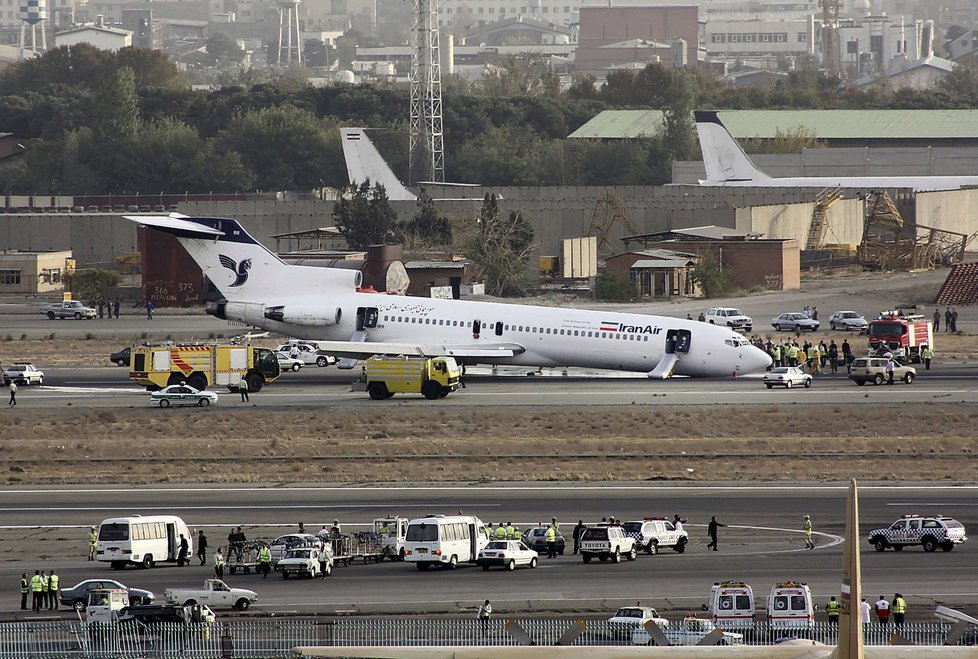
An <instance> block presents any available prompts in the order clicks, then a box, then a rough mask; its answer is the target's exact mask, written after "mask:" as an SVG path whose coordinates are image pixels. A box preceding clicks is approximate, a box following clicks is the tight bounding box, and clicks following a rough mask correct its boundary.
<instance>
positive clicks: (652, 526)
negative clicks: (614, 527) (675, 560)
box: [621, 517, 689, 554]
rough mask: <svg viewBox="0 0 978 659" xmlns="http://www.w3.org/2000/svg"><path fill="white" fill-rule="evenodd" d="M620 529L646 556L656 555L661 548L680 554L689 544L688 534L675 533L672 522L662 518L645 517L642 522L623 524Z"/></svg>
mask: <svg viewBox="0 0 978 659" xmlns="http://www.w3.org/2000/svg"><path fill="white" fill-rule="evenodd" d="M621 527H622V528H623V529H625V535H627V536H628V537H630V538H632V539H634V540H635V543H636V545H637V546H638V549H639V550H644V551H645V552H646V553H648V554H658V553H659V550H660V549H663V548H668V549H672V550H673V551H674V552H676V553H678V554H681V553H683V552H684V551H686V543H688V542H689V534H688V533H686V531H677V530H676V527H675V526H673V524H672V522H670V521H669V520H667V519H665V518H664V517H663V518H658V519H655V518H651V517H646V518H645V519H644V520H642V521H636V522H625V523H624V524H622V525H621Z"/></svg>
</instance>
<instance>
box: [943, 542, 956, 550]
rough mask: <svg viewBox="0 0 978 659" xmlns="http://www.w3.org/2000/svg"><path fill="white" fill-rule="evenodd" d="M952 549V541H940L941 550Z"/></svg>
mask: <svg viewBox="0 0 978 659" xmlns="http://www.w3.org/2000/svg"><path fill="white" fill-rule="evenodd" d="M952 549H954V543H953V542H942V543H941V551H951V550H952Z"/></svg>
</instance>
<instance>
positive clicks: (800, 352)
mask: <svg viewBox="0 0 978 659" xmlns="http://www.w3.org/2000/svg"><path fill="white" fill-rule="evenodd" d="M753 344H754V345H755V346H756V347H758V348H760V349H761V350H764V351H765V352H767V354H769V355H771V360H772V361H773V362H774V366H797V367H799V368H807V369H808V371H809V372H810V373H812V375H815V374H817V373H821V372H822V371H823V370H825V369H831V372H832V373H838V371H839V366H840V365H843V364H844V365H845V366H846V368H847V369H848V368H849V367H850V366H851V365H852V362H853V360H854V359H855V356H854V355H853V353H852V346H850V345H849V341H848V340H846V339H843V341H842V345H841V346H840V345H837V344H836V342H835V339H832V340H831V341H829V344H828V345H825V341H824V340H823V341H819V342H818V343H810V342H808V341H807V340H806V341H805V342H804V343H802V344H799V343H798V341H797V340H796V339H785V340H784V341H783V342H781V343H775V342H773V341H771V339H768V340H767V341H766V342H765V341H762V340H761V339H759V338H756V339H754V340H753Z"/></svg>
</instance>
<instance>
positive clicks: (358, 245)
mask: <svg viewBox="0 0 978 659" xmlns="http://www.w3.org/2000/svg"><path fill="white" fill-rule="evenodd" d="M333 220H334V221H335V222H336V228H337V229H339V230H340V234H342V236H343V237H344V238H345V239H346V242H347V244H348V245H349V246H350V249H366V248H367V247H369V246H370V245H391V244H395V243H398V242H400V241H401V239H402V236H401V226H400V224H399V223H398V221H397V213H396V212H395V211H394V209H393V208H391V204H390V201H389V200H388V199H387V191H386V190H384V186H383V185H381V184H380V183H377V184H375V185H374V186H373V187H371V185H370V181H369V180H368V181H364V182H363V183H361V184H360V185H359V186H348V187H347V188H346V190H345V191H344V194H343V195H342V196H341V197H340V199H339V201H337V202H336V205H335V206H333Z"/></svg>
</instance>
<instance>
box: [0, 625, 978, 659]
mask: <svg viewBox="0 0 978 659" xmlns="http://www.w3.org/2000/svg"><path fill="white" fill-rule="evenodd" d="M571 629H577V630H579V631H580V632H581V633H580V634H579V635H577V636H576V637H575V638H573V639H571V638H569V637H568V638H567V639H565V641H564V642H565V643H569V644H572V645H575V646H599V645H600V646H608V645H629V644H630V643H631V639H630V635H629V634H627V633H625V634H620V633H615V631H614V630H612V629H611V628H609V626H608V625H607V623H606V622H605V621H603V620H600V621H599V620H584V621H583V622H582V623H580V624H579V623H578V621H577V620H573V619H542V618H534V619H527V620H518V621H515V623H514V621H510V620H505V619H502V618H498V619H494V620H491V621H489V623H488V624H487V625H485V626H483V624H482V622H481V621H479V620H474V619H471V618H465V619H414V618H411V619H339V620H313V619H302V620H241V621H232V622H214V623H192V624H183V623H154V624H151V625H141V624H135V625H134V624H131V623H122V624H116V625H99V624H88V623H77V622H74V623H73V622H44V623H30V622H18V623H8V624H0V659H23V658H24V657H32V658H37V659H109V658H112V659H130V658H132V659H136V658H147V659H153V658H160V659H163V658H170V657H173V658H176V657H187V658H188V659H237V658H241V659H275V658H279V657H281V658H285V657H293V656H294V655H293V654H292V653H291V649H292V648H293V647H296V646H299V645H307V646H313V645H326V646H364V645H388V646H392V647H403V646H425V645H440V646H445V645H464V646H516V645H520V644H525V643H527V642H528V641H532V642H533V643H534V644H536V645H554V644H556V643H557V642H558V641H560V640H561V638H562V637H564V635H565V633H567V632H568V630H571ZM949 629H950V625H947V624H944V623H939V622H934V623H907V624H905V625H904V626H903V627H902V629H900V630H899V633H900V636H902V637H903V639H906V641H909V642H910V643H912V644H914V645H919V646H934V645H943V643H944V639H945V638H946V636H947V633H948V630H949ZM895 631H897V630H896V629H895V627H894V626H893V625H889V626H886V627H883V626H881V625H878V624H870V625H866V626H865V634H866V635H865V639H866V644H867V645H887V644H889V643H892V642H893V638H892V636H893V634H894V632H895ZM837 634H838V628H837V627H836V626H833V625H829V624H828V623H825V622H822V623H817V624H816V625H815V627H814V628H813V629H812V630H810V631H804V632H788V631H786V630H774V629H771V628H769V627H768V626H767V625H763V624H759V625H758V626H757V628H756V629H755V630H754V631H753V632H750V633H749V634H745V641H746V642H747V643H748V644H753V645H770V644H773V643H776V642H777V640H778V639H779V638H782V637H785V636H794V637H802V638H810V639H812V640H815V641H819V642H822V643H825V644H830V645H831V644H835V643H836V640H837ZM969 641H970V642H972V643H974V642H975V638H974V635H971V636H970V637H968V636H966V637H965V638H964V639H962V640H961V641H960V643H968V642H969ZM689 644H690V645H692V644H694V641H690V642H689Z"/></svg>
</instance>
